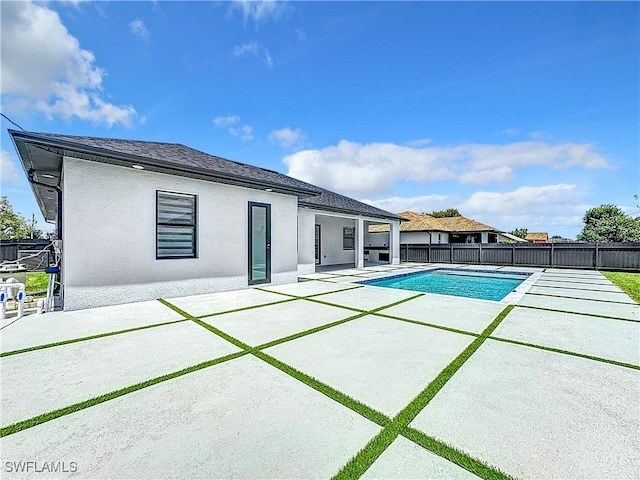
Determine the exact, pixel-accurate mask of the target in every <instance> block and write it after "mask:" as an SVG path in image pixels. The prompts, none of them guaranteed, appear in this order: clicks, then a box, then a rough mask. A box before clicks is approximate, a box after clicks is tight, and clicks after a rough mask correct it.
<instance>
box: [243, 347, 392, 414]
mask: <svg viewBox="0 0 640 480" xmlns="http://www.w3.org/2000/svg"><path fill="white" fill-rule="evenodd" d="M251 353H252V354H253V355H254V356H256V357H257V358H259V359H260V360H263V361H265V362H267V363H268V364H269V365H271V366H273V367H275V368H277V369H278V370H281V371H282V372H284V373H286V374H287V375H289V376H291V377H293V378H295V379H296V380H298V381H300V382H302V383H304V384H306V385H308V386H309V387H311V388H313V389H314V390H316V391H318V392H320V393H322V394H323V395H326V396H327V397H329V398H331V399H332V400H335V401H336V402H338V403H341V404H342V405H344V406H345V407H347V408H349V409H351V410H353V411H354V412H356V413H358V414H360V415H362V416H363V417H364V418H366V419H368V420H371V421H372V422H374V423H376V424H378V425H380V426H382V427H384V426H385V425H388V424H389V422H391V419H390V418H389V417H387V416H386V415H385V414H383V413H381V412H379V411H377V410H374V409H373V408H371V407H369V406H367V405H365V404H364V403H362V402H359V401H358V400H355V399H354V398H352V397H350V396H348V395H346V394H344V393H342V392H340V391H339V390H336V389H335V388H333V387H331V386H329V385H327V384H325V383H323V382H321V381H319V380H317V379H315V378H313V377H312V376H310V375H307V374H306V373H303V372H301V371H300V370H298V369H296V368H294V367H292V366H290V365H287V364H286V363H284V362H281V361H280V360H278V359H277V358H274V357H272V356H271V355H269V354H267V353H265V352H263V351H261V350H258V349H253V350H252V351H251Z"/></svg>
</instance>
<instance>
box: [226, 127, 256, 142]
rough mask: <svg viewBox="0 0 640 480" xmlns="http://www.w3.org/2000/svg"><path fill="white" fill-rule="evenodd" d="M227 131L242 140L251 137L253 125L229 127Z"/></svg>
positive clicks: (244, 140) (250, 138)
mask: <svg viewBox="0 0 640 480" xmlns="http://www.w3.org/2000/svg"><path fill="white" fill-rule="evenodd" d="M229 133H230V134H231V135H233V136H234V137H238V138H239V139H240V140H242V141H243V142H246V141H248V140H252V139H253V127H251V126H250V125H242V126H241V127H238V128H235V127H229Z"/></svg>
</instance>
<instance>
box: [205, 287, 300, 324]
mask: <svg viewBox="0 0 640 480" xmlns="http://www.w3.org/2000/svg"><path fill="white" fill-rule="evenodd" d="M269 293H273V292H269ZM294 300H297V297H294V298H286V299H284V300H276V301H274V302H268V303H261V304H259V305H248V306H246V307H240V308H232V309H231V310H225V311H223V312H215V313H207V314H205V315H199V316H197V317H195V318H208V317H215V316H217V315H224V314H225V313H235V312H242V311H244V310H252V309H254V308H260V307H268V306H271V305H278V304H280V303H287V302H292V301H294Z"/></svg>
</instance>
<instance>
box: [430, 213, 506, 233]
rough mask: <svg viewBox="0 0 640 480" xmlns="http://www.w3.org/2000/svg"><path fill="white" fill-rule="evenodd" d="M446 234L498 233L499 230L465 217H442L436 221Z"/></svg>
mask: <svg viewBox="0 0 640 480" xmlns="http://www.w3.org/2000/svg"><path fill="white" fill-rule="evenodd" d="M436 220H438V221H439V223H440V224H441V225H442V226H443V227H445V231H447V232H498V231H499V230H498V229H496V228H493V227H490V226H489V225H485V224H484V223H480V222H476V221H475V220H471V219H470V218H466V217H462V216H461V217H443V218H438V219H436Z"/></svg>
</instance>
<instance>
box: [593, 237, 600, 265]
mask: <svg viewBox="0 0 640 480" xmlns="http://www.w3.org/2000/svg"><path fill="white" fill-rule="evenodd" d="M599 255H600V250H599V249H598V242H596V248H595V250H594V251H593V268H594V269H596V270H598V256H599Z"/></svg>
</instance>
